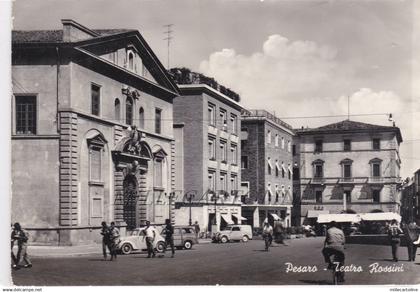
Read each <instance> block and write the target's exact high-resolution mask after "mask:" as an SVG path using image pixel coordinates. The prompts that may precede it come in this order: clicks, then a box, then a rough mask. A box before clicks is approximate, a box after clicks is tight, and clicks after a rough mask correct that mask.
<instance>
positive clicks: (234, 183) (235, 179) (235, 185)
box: [230, 175, 238, 191]
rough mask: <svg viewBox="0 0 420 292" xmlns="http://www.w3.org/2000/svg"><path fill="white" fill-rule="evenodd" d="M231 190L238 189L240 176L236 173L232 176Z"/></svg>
mask: <svg viewBox="0 0 420 292" xmlns="http://www.w3.org/2000/svg"><path fill="white" fill-rule="evenodd" d="M230 190H231V191H236V190H238V177H237V176H236V175H231V176H230Z"/></svg>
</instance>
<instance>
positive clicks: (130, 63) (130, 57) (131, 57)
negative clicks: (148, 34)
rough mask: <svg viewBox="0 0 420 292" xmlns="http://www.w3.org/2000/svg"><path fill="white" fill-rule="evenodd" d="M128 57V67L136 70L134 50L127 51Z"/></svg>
mask: <svg viewBox="0 0 420 292" xmlns="http://www.w3.org/2000/svg"><path fill="white" fill-rule="evenodd" d="M127 58H128V69H129V70H131V71H134V53H133V51H128V52H127Z"/></svg>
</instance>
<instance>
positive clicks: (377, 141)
mask: <svg viewBox="0 0 420 292" xmlns="http://www.w3.org/2000/svg"><path fill="white" fill-rule="evenodd" d="M372 148H373V150H380V149H381V140H380V139H379V138H374V139H373V140H372Z"/></svg>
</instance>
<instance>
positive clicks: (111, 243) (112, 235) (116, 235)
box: [101, 221, 120, 261]
mask: <svg viewBox="0 0 420 292" xmlns="http://www.w3.org/2000/svg"><path fill="white" fill-rule="evenodd" d="M101 235H102V253H103V256H104V260H105V261H106V260H107V249H108V250H109V254H110V255H111V259H110V260H111V261H113V260H117V250H118V244H119V242H120V232H119V230H118V228H117V227H116V226H115V222H111V224H110V226H108V225H107V224H106V222H105V221H103V222H102V229H101Z"/></svg>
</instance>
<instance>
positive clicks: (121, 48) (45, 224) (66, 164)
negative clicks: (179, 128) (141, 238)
mask: <svg viewBox="0 0 420 292" xmlns="http://www.w3.org/2000/svg"><path fill="white" fill-rule="evenodd" d="M62 24H63V28H62V29H60V30H43V31H14V32H13V48H12V49H13V53H12V62H13V63H12V78H13V96H12V106H13V108H12V119H13V120H12V179H13V184H12V221H13V222H15V221H18V222H20V223H21V224H22V226H24V227H25V228H26V229H27V230H29V231H30V232H31V233H32V238H33V240H34V241H35V242H42V243H48V244H60V245H62V244H77V243H83V242H89V241H92V240H100V235H99V232H98V230H95V228H99V227H100V224H101V221H107V222H108V223H109V222H110V221H115V222H116V224H117V225H118V226H120V229H121V232H122V233H124V230H125V229H126V228H128V229H132V228H135V227H137V226H139V225H141V224H144V222H145V220H150V221H152V222H153V223H163V222H164V220H165V219H166V218H168V217H169V216H170V208H169V206H170V205H169V203H170V202H169V195H168V194H169V193H170V192H172V191H173V188H174V178H173V175H174V174H173V172H172V171H171V170H172V168H173V157H174V156H173V149H174V136H173V125H172V112H173V110H172V100H173V98H174V97H175V96H176V95H178V88H177V86H176V84H175V83H174V82H173V81H172V79H171V77H170V76H169V75H168V74H167V71H166V70H165V68H164V67H163V66H162V64H161V63H160V62H159V60H158V59H157V57H156V56H155V54H154V53H153V51H152V50H151V48H150V47H149V46H148V44H147V43H146V41H145V40H144V39H143V37H142V36H141V34H140V33H139V32H138V31H137V30H121V29H118V30H92V29H89V28H87V27H84V26H83V25H81V24H79V23H76V22H74V21H72V20H62Z"/></svg>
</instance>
